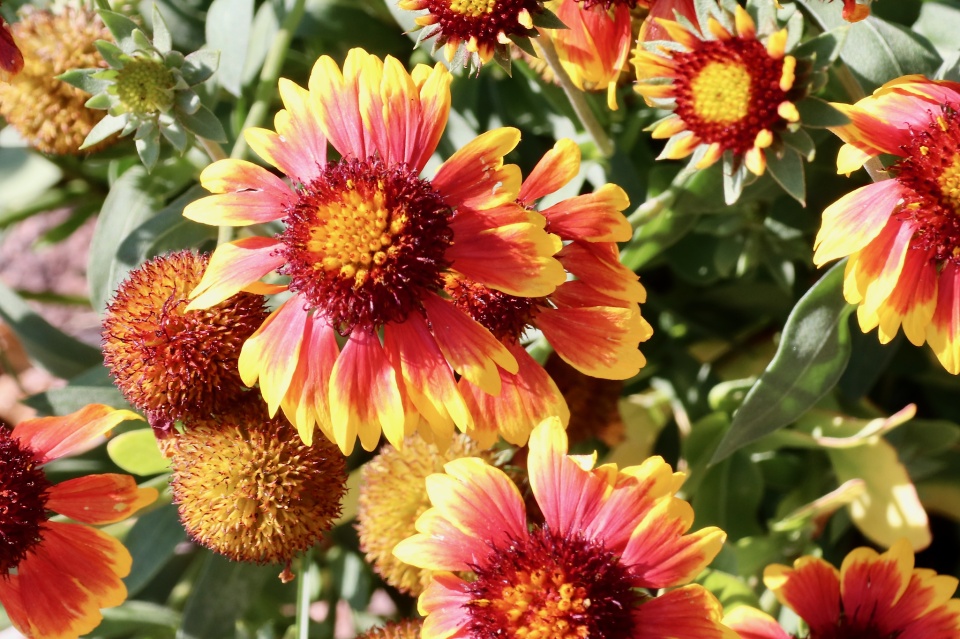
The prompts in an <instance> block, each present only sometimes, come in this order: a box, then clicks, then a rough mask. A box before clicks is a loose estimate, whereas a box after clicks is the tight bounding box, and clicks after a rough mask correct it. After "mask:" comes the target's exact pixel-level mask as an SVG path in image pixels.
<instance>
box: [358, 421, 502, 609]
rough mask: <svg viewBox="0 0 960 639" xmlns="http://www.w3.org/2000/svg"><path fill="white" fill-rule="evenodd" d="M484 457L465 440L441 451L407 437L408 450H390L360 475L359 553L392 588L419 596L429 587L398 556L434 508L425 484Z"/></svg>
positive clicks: (424, 576) (425, 575)
mask: <svg viewBox="0 0 960 639" xmlns="http://www.w3.org/2000/svg"><path fill="white" fill-rule="evenodd" d="M475 455H479V456H481V457H483V456H484V453H483V452H481V451H479V446H477V444H476V442H474V441H473V440H472V439H470V438H468V437H467V436H466V435H462V434H461V435H457V436H455V437H454V438H453V443H452V445H449V446H443V447H440V448H438V447H437V446H435V445H434V444H431V443H428V442H426V441H424V439H423V438H422V437H420V435H418V434H416V433H415V434H413V435H411V436H410V437H407V438H406V439H405V440H404V442H403V448H400V449H397V448H394V447H393V446H390V445H387V446H384V447H383V448H381V449H380V452H379V453H378V454H377V456H376V457H374V458H373V459H372V460H370V461H369V462H367V463H366V464H364V465H363V468H362V469H361V471H360V500H359V501H360V503H359V506H358V508H357V532H358V533H359V535H360V550H362V551H363V552H364V553H366V556H367V561H369V562H370V563H372V564H373V568H374V570H376V571H377V573H378V574H379V575H380V576H381V577H383V580H384V581H386V582H387V583H388V584H390V585H391V586H393V587H394V588H397V589H398V590H400V591H401V592H406V593H410V594H412V595H419V594H420V593H421V592H423V589H424V588H426V586H427V584H429V583H430V578H431V577H430V575H431V573H430V571H429V570H422V569H420V568H417V567H415V566H411V565H409V564H405V563H403V562H402V561H400V560H399V559H397V558H396V557H395V556H394V554H393V548H394V546H396V545H397V544H398V543H400V542H401V541H403V540H404V539H406V538H407V537H410V536H411V535H413V534H415V533H416V532H417V531H416V530H415V529H414V522H416V521H417V518H418V517H419V516H420V515H422V514H423V513H424V512H426V511H427V509H428V508H430V500H429V499H428V498H427V488H426V485H425V483H424V482H425V480H426V478H427V477H428V476H429V475H432V474H433V473H439V472H443V465H444V464H445V463H446V462H449V461H453V460H454V459H460V458H462V457H470V456H475Z"/></svg>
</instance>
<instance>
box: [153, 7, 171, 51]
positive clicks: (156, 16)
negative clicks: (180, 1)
mask: <svg viewBox="0 0 960 639" xmlns="http://www.w3.org/2000/svg"><path fill="white" fill-rule="evenodd" d="M151 22H152V23H153V46H154V47H155V48H156V49H157V51H159V52H160V53H169V52H170V51H171V50H172V49H173V37H172V36H171V35H170V29H168V28H167V23H166V22H165V21H164V19H163V15H162V14H161V13H160V7H158V6H157V5H156V4H154V5H153V14H152V20H151Z"/></svg>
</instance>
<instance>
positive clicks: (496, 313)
mask: <svg viewBox="0 0 960 639" xmlns="http://www.w3.org/2000/svg"><path fill="white" fill-rule="evenodd" d="M579 168H580V149H579V147H577V145H576V144H574V143H573V142H572V141H571V140H566V139H564V140H560V141H559V142H557V144H556V145H555V146H554V148H553V149H551V150H550V151H548V152H547V153H546V154H545V155H544V157H543V159H542V160H541V161H540V162H539V163H538V164H537V166H536V167H534V169H533V171H532V172H531V173H530V175H529V176H527V179H526V180H524V181H523V185H522V187H521V189H520V193H519V194H518V202H519V203H520V204H521V205H523V207H524V210H525V211H526V213H527V214H534V209H533V207H534V205H535V204H536V203H537V201H538V200H539V199H540V198H542V197H544V196H545V195H548V194H551V193H554V192H555V191H557V190H558V189H560V188H561V187H562V186H564V185H565V184H567V183H568V182H569V181H570V180H572V179H573V178H574V177H575V176H576V175H577V173H578V171H579ZM628 205H629V200H628V199H627V195H626V193H624V191H623V189H621V188H620V187H619V186H617V185H615V184H605V185H603V186H601V187H600V188H599V189H597V190H596V191H595V192H593V193H586V194H582V195H577V196H574V197H571V198H567V199H565V200H561V201H560V202H557V203H556V204H553V205H552V206H549V207H547V208H545V209H544V210H543V211H541V212H540V213H541V214H542V215H543V216H544V217H545V218H546V220H547V227H546V228H547V231H549V232H551V233H554V234H555V235H557V236H559V237H560V238H561V239H562V240H564V242H565V243H566V245H565V246H564V247H563V250H561V251H560V252H559V253H558V254H557V259H558V260H559V261H560V263H561V264H562V265H563V267H564V269H565V270H566V271H567V272H568V273H569V274H570V275H571V276H572V277H571V278H570V279H568V281H565V282H564V283H562V284H561V285H560V286H558V287H557V289H556V290H555V291H553V292H552V293H550V294H548V295H544V296H540V297H532V296H530V297H520V296H516V295H512V294H510V293H508V292H504V291H503V290H493V289H492V288H491V287H489V286H484V285H483V284H480V283H478V282H472V281H470V280H469V278H466V277H463V276H457V275H451V276H449V277H448V278H447V285H446V290H447V294H448V295H449V296H450V299H451V300H453V302H454V303H455V304H456V305H457V306H459V307H461V308H463V309H464V310H465V311H466V312H467V313H468V314H470V316H471V317H473V318H474V319H475V320H477V321H478V322H479V323H480V324H482V325H483V326H485V327H486V328H488V329H489V330H490V332H491V333H493V335H494V336H496V338H497V339H498V340H500V341H501V342H502V343H503V344H504V345H505V346H506V347H507V348H508V349H509V351H510V353H511V354H512V355H513V356H514V357H515V358H516V361H517V363H518V365H519V370H518V371H517V372H513V371H507V370H501V371H500V378H501V384H500V386H501V392H500V393H499V394H496V395H494V394H490V393H488V392H484V390H483V389H482V388H479V387H477V386H476V384H474V383H473V381H472V380H470V379H466V378H464V379H461V380H460V389H461V391H462V392H463V396H464V398H465V399H466V400H467V404H468V406H469V408H470V411H471V413H472V414H473V415H474V417H475V418H476V419H475V423H474V425H473V426H472V427H470V428H468V430H467V433H468V434H469V435H470V436H471V437H473V438H475V439H477V441H479V442H480V443H481V445H482V446H489V445H492V444H493V442H494V441H495V440H496V438H497V434H498V433H499V434H500V435H502V436H503V438H504V439H506V440H507V441H508V442H510V443H512V444H516V445H518V446H522V445H524V444H526V442H527V437H528V436H529V434H530V431H531V430H532V429H533V427H534V426H536V425H537V424H539V423H540V422H541V421H543V420H544V419H546V418H547V417H551V416H558V417H560V420H561V422H563V423H564V424H565V423H566V421H567V419H568V417H569V414H570V412H569V410H568V407H567V405H566V402H565V401H564V398H563V395H562V393H561V392H560V390H559V389H558V388H557V385H556V384H555V383H554V382H553V380H551V379H550V376H549V375H548V374H547V373H546V372H545V371H544V370H543V368H542V367H541V366H540V365H539V364H537V363H536V362H535V361H534V359H533V358H532V357H531V356H530V355H528V354H527V352H526V351H525V350H524V349H523V348H522V346H521V345H520V341H521V338H522V337H523V336H524V334H525V332H526V331H527V329H528V328H531V327H532V328H536V329H538V330H540V331H541V332H542V334H543V336H544V337H545V338H546V339H547V340H548V341H549V343H550V345H551V346H552V347H553V348H554V351H555V352H556V353H557V355H559V356H560V357H561V358H562V359H563V360H564V361H566V362H567V363H569V364H570V365H571V366H573V367H574V368H575V369H577V370H578V371H580V372H581V373H583V374H585V375H589V376H591V377H599V378H602V379H627V378H629V377H632V376H634V375H636V374H637V372H638V371H639V370H640V368H641V367H642V366H643V365H644V364H645V363H646V359H645V358H644V357H643V355H642V354H641V353H640V351H639V349H638V348H637V346H638V344H639V343H640V342H643V341H645V340H647V339H648V338H649V337H650V335H651V334H652V332H653V330H652V328H651V327H650V325H649V324H648V323H647V321H646V320H645V319H644V318H643V317H642V316H641V315H640V307H639V306H638V305H637V304H638V303H639V302H643V301H645V300H646V291H645V290H644V288H643V286H642V285H641V284H640V283H639V282H638V281H637V276H636V274H634V273H633V271H631V270H630V269H628V268H626V267H625V266H623V265H622V264H621V263H620V252H619V249H618V248H617V244H616V243H617V242H623V241H626V240H629V239H630V237H631V236H632V229H631V228H630V224H629V223H628V222H627V220H626V219H625V218H624V216H623V215H622V213H621V211H623V210H624V209H625V208H626V207H627V206H628ZM573 278H576V279H573Z"/></svg>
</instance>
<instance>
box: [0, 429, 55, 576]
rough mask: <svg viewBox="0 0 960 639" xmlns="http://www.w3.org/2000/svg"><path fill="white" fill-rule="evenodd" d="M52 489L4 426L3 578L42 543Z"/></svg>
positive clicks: (0, 476) (0, 463) (0, 447)
mask: <svg viewBox="0 0 960 639" xmlns="http://www.w3.org/2000/svg"><path fill="white" fill-rule="evenodd" d="M51 486H52V484H51V483H50V481H49V480H48V479H47V476H46V475H45V474H44V472H43V470H42V469H41V468H40V465H39V464H38V463H37V459H36V457H35V455H34V452H33V451H32V450H29V449H27V448H24V447H23V446H22V445H21V444H20V441H19V440H17V439H14V438H13V437H12V436H11V435H10V431H9V430H8V429H7V428H6V427H4V426H2V425H0V496H2V500H0V576H2V575H6V574H7V573H9V572H10V571H11V570H13V569H15V568H16V567H17V566H18V565H19V564H20V562H21V561H23V560H24V558H26V556H27V553H28V552H30V551H31V550H32V549H33V548H34V547H35V546H36V545H37V544H38V543H40V540H41V538H42V536H43V535H42V532H41V528H42V526H43V524H44V523H45V522H46V521H47V509H46V505H47V498H48V497H47V490H48V489H49V488H50V487H51ZM0 578H2V577H0Z"/></svg>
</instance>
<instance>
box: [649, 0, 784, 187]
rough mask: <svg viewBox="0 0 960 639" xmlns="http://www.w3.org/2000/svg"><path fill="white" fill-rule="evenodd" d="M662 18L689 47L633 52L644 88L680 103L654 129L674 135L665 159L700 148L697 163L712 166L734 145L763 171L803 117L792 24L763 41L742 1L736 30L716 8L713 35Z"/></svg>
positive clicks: (663, 100)
mask: <svg viewBox="0 0 960 639" xmlns="http://www.w3.org/2000/svg"><path fill="white" fill-rule="evenodd" d="M657 21H658V23H659V24H660V25H661V26H662V27H663V29H664V30H665V31H666V32H667V36H668V39H670V40H673V41H674V42H676V43H678V44H680V45H681V47H682V49H676V48H675V47H664V46H660V47H658V48H656V49H655V50H647V49H646V48H644V45H643V44H642V43H641V45H640V46H639V47H638V48H637V50H636V53H635V55H634V58H633V63H634V65H635V66H636V69H637V78H638V80H639V82H638V84H637V85H636V90H637V92H638V93H640V94H641V95H642V96H644V98H646V99H647V101H648V102H649V103H651V104H654V105H656V106H660V107H663V108H668V109H671V110H673V114H672V115H670V116H669V117H667V118H666V119H664V120H662V121H661V122H659V123H658V124H657V125H656V127H655V128H654V129H653V137H654V138H657V139H668V142H667V145H666V147H665V148H664V150H663V152H662V153H661V154H660V157H659V158H658V159H671V160H678V159H682V158H685V157H687V156H689V155H690V154H692V153H694V152H695V151H697V150H698V149H700V151H699V152H698V155H697V156H696V157H697V161H696V167H697V168H706V167H708V166H710V165H712V164H714V163H715V162H716V161H717V160H719V159H720V158H721V157H722V156H723V154H724V153H731V154H732V156H733V158H734V159H735V164H736V166H739V165H740V163H741V162H742V163H743V165H745V166H746V168H747V169H748V170H749V171H750V172H752V173H753V174H755V175H762V174H763V173H764V171H765V170H766V166H767V156H766V152H767V149H769V148H770V147H771V146H772V145H774V141H775V139H776V134H777V133H778V132H779V131H781V130H784V129H786V128H787V127H788V126H789V125H791V124H794V123H797V122H798V121H799V119H800V116H799V113H798V112H797V108H796V106H795V104H794V102H795V100H796V98H797V97H798V95H797V91H796V90H795V87H794V82H795V71H796V64H797V61H796V58H794V57H793V56H790V55H786V44H787V30H786V29H781V30H780V31H776V32H774V33H773V34H771V35H770V36H768V37H767V39H766V43H764V42H761V41H760V40H759V39H758V38H757V27H756V24H755V23H754V21H753V18H751V17H750V14H749V13H747V11H746V10H745V9H744V8H743V7H740V6H738V7H737V9H736V12H735V15H734V16H733V20H732V24H731V26H732V30H731V29H730V28H728V27H727V26H724V25H723V24H721V22H720V21H718V20H717V19H716V18H714V17H712V16H711V17H710V18H709V19H708V22H707V24H706V25H705V26H706V28H705V29H704V30H703V31H704V34H705V35H701V34H700V33H699V32H697V31H691V30H690V29H688V28H687V27H685V26H683V25H682V24H680V23H679V22H674V21H673V20H666V19H662V18H657ZM649 46H651V47H652V46H653V43H650V45H649Z"/></svg>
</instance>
